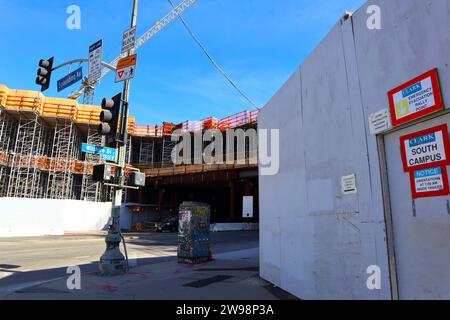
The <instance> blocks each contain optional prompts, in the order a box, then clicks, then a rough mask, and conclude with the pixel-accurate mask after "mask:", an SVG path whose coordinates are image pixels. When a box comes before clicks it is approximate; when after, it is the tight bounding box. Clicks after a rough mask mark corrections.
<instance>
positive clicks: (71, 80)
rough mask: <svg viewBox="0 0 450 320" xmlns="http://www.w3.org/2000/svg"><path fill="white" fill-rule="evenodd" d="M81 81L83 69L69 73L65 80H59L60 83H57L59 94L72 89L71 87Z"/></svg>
mask: <svg viewBox="0 0 450 320" xmlns="http://www.w3.org/2000/svg"><path fill="white" fill-rule="evenodd" d="M81 79H83V68H82V67H80V68H78V69H77V70H75V71H73V72H71V73H69V74H68V75H67V76H65V77H64V78H62V79H60V80H58V82H57V86H58V92H60V91H62V90H64V89H66V88H68V87H70V86H71V85H73V84H75V83H77V82H78V81H80V80H81Z"/></svg>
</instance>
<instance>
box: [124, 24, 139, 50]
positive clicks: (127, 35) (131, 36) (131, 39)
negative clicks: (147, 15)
mask: <svg viewBox="0 0 450 320" xmlns="http://www.w3.org/2000/svg"><path fill="white" fill-rule="evenodd" d="M135 42H136V27H133V28H131V29H128V30H127V31H125V32H124V33H123V36H122V53H125V52H127V51H130V50H132V49H134V45H135Z"/></svg>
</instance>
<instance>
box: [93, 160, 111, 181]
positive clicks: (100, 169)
mask: <svg viewBox="0 0 450 320" xmlns="http://www.w3.org/2000/svg"><path fill="white" fill-rule="evenodd" d="M112 175H113V172H112V166H111V165H109V164H99V165H96V166H94V172H93V173H92V177H93V179H94V182H110V181H111V180H112Z"/></svg>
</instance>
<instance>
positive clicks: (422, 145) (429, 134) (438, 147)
mask: <svg viewBox="0 0 450 320" xmlns="http://www.w3.org/2000/svg"><path fill="white" fill-rule="evenodd" d="M400 146H401V151H402V159H403V169H404V170H405V172H409V171H412V170H418V169H426V168H430V167H436V166H446V165H448V164H449V159H450V157H449V154H450V153H449V150H450V148H449V138H448V127H447V125H446V124H445V125H441V126H438V127H434V128H430V129H427V130H423V131H420V132H416V133H413V134H410V135H407V136H403V137H401V138H400Z"/></svg>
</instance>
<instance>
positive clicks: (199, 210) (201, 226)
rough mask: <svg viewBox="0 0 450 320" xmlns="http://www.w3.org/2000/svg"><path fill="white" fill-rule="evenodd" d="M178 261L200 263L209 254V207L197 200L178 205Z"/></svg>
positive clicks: (206, 258) (205, 259)
mask: <svg viewBox="0 0 450 320" xmlns="http://www.w3.org/2000/svg"><path fill="white" fill-rule="evenodd" d="M178 225H179V227H178V262H179V263H202V262H206V261H208V256H209V242H210V241H209V231H210V230H209V229H210V227H209V225H210V208H209V206H208V205H207V204H204V203H198V202H183V203H182V204H181V205H180V215H179V224H178Z"/></svg>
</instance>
